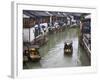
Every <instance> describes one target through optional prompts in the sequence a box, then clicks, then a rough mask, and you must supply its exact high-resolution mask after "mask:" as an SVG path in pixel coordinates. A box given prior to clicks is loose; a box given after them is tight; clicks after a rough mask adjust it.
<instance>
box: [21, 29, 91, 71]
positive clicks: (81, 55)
mask: <svg viewBox="0 0 100 80" xmlns="http://www.w3.org/2000/svg"><path fill="white" fill-rule="evenodd" d="M78 35H79V29H78V28H67V29H65V30H64V31H63V32H59V33H54V34H51V35H48V38H49V41H48V42H47V44H45V45H43V46H42V47H40V49H39V52H40V55H41V57H42V58H41V60H40V61H39V62H27V63H25V64H24V66H23V67H24V69H36V68H57V67H76V66H90V61H89V58H88V56H87V54H86V52H85V51H84V49H83V48H82V47H81V46H80V45H79V42H78V41H79V37H78ZM67 41H68V42H69V41H72V43H73V54H72V56H68V55H64V42H67Z"/></svg>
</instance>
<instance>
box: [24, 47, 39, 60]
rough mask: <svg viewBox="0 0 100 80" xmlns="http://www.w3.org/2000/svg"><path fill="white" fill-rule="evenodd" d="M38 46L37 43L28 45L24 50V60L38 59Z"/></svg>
mask: <svg viewBox="0 0 100 80" xmlns="http://www.w3.org/2000/svg"><path fill="white" fill-rule="evenodd" d="M38 49H39V47H38V46H37V45H28V46H27V49H25V50H24V56H25V57H24V59H23V60H24V61H26V58H28V59H27V61H39V60H40V59H41V56H40V54H39V51H38Z"/></svg>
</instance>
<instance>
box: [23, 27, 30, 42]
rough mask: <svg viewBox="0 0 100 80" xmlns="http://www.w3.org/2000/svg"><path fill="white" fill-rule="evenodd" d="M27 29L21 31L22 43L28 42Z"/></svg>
mask: <svg viewBox="0 0 100 80" xmlns="http://www.w3.org/2000/svg"><path fill="white" fill-rule="evenodd" d="M29 40H30V39H29V28H24V29H23V41H24V42H29Z"/></svg>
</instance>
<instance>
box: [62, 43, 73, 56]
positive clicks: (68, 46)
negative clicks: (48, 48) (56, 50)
mask: <svg viewBox="0 0 100 80" xmlns="http://www.w3.org/2000/svg"><path fill="white" fill-rule="evenodd" d="M72 53H73V46H72V42H65V43H64V54H72Z"/></svg>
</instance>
